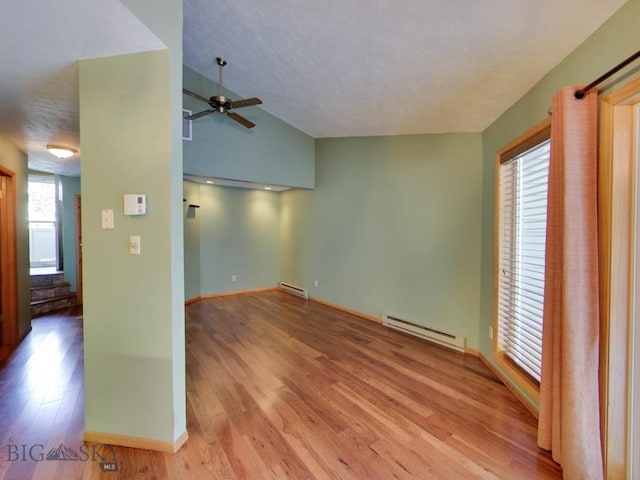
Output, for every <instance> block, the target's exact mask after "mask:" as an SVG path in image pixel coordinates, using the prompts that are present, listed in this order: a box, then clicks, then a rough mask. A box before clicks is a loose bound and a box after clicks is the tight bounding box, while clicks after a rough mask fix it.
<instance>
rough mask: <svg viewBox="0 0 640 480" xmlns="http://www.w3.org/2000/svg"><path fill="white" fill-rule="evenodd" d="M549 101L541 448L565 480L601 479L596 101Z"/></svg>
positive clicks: (564, 93)
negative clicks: (556, 463) (550, 102)
mask: <svg viewBox="0 0 640 480" xmlns="http://www.w3.org/2000/svg"><path fill="white" fill-rule="evenodd" d="M576 90H577V88H574V87H565V88H564V89H562V90H561V91H560V92H558V93H557V94H556V95H555V96H554V98H553V105H552V111H553V114H552V120H551V161H550V166H549V197H548V206H547V244H546V258H545V305H544V320H543V340H542V379H541V382H540V415H539V421H538V445H539V446H540V447H542V448H544V449H546V450H551V452H552V456H553V459H554V460H555V461H556V462H558V463H560V464H561V465H562V469H563V472H564V477H565V478H567V479H602V478H603V467H602V452H601V446H600V406H599V405H600V404H599V383H598V367H599V319H598V257H597V241H598V239H597V105H598V103H597V100H598V94H597V92H596V91H594V90H592V91H591V92H589V93H588V94H587V96H586V97H585V98H584V99H582V100H577V99H576V98H575V97H574V92H575V91H576Z"/></svg>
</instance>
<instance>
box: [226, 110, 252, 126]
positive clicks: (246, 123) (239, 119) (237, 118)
mask: <svg viewBox="0 0 640 480" xmlns="http://www.w3.org/2000/svg"><path fill="white" fill-rule="evenodd" d="M227 115H229V117H231V119H233V120H235V121H236V122H238V123H239V124H241V125H244V126H245V127H247V128H253V127H255V126H256V124H255V123H253V122H252V121H250V120H247V119H246V118H244V117H243V116H242V115H238V114H237V113H235V112H227Z"/></svg>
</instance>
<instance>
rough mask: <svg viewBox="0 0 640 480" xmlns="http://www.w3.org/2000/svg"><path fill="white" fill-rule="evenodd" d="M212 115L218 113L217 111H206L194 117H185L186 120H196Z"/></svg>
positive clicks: (195, 114)
mask: <svg viewBox="0 0 640 480" xmlns="http://www.w3.org/2000/svg"><path fill="white" fill-rule="evenodd" d="M210 113H216V111H215V110H204V111H202V112H198V113H194V114H193V115H187V116H186V117H184V119H185V120H195V119H196V118H200V117H204V116H205V115H209V114H210Z"/></svg>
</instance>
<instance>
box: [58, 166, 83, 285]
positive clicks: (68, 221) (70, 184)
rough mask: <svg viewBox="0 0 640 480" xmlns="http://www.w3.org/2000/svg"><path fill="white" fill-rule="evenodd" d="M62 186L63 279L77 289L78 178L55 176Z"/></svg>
mask: <svg viewBox="0 0 640 480" xmlns="http://www.w3.org/2000/svg"><path fill="white" fill-rule="evenodd" d="M56 179H57V181H58V182H59V184H60V185H62V256H63V259H64V279H65V280H66V281H67V282H69V284H70V285H71V287H70V288H71V291H73V292H75V291H76V288H77V279H76V195H80V177H67V176H64V175H56Z"/></svg>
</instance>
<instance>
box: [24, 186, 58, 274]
mask: <svg viewBox="0 0 640 480" xmlns="http://www.w3.org/2000/svg"><path fill="white" fill-rule="evenodd" d="M28 190H29V260H30V264H31V267H32V268H34V267H55V266H56V265H57V252H58V233H57V231H58V229H57V224H56V183H55V178H54V177H53V176H49V175H29V182H28Z"/></svg>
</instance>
